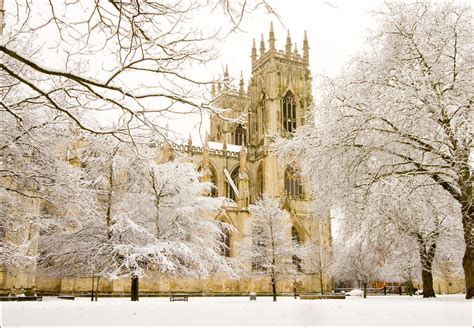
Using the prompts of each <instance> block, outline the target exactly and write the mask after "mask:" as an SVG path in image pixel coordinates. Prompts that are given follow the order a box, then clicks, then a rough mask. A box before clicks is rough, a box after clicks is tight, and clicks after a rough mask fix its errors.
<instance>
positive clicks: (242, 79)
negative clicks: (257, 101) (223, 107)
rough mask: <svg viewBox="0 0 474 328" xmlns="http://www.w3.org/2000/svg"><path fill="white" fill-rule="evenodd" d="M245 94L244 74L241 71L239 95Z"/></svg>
mask: <svg viewBox="0 0 474 328" xmlns="http://www.w3.org/2000/svg"><path fill="white" fill-rule="evenodd" d="M243 95H244V75H243V74H242V71H240V82H239V96H243Z"/></svg>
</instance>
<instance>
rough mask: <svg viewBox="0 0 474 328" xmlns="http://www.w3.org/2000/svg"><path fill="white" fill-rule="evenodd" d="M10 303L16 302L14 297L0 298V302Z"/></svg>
mask: <svg viewBox="0 0 474 328" xmlns="http://www.w3.org/2000/svg"><path fill="white" fill-rule="evenodd" d="M12 301H17V299H16V297H12V296H0V302H12Z"/></svg>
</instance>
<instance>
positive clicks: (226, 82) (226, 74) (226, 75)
mask: <svg viewBox="0 0 474 328" xmlns="http://www.w3.org/2000/svg"><path fill="white" fill-rule="evenodd" d="M229 83H230V78H229V67H228V66H227V64H226V65H225V70H224V90H229Z"/></svg>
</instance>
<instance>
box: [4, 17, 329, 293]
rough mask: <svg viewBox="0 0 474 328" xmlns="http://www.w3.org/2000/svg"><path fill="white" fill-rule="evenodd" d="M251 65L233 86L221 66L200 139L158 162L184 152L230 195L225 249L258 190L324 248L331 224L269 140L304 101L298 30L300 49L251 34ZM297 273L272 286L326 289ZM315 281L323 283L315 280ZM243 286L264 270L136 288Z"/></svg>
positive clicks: (290, 126) (266, 286) (38, 279)
mask: <svg viewBox="0 0 474 328" xmlns="http://www.w3.org/2000/svg"><path fill="white" fill-rule="evenodd" d="M250 57H251V61H252V72H251V78H250V81H248V87H247V88H244V85H245V83H244V80H243V78H242V77H241V78H240V81H239V84H238V86H237V87H234V86H233V83H231V78H230V76H229V72H228V69H227V67H226V69H225V72H224V76H223V79H221V81H219V82H217V83H215V84H213V85H212V90H211V94H212V98H213V104H214V106H216V107H218V108H221V109H222V111H220V112H219V113H220V114H217V113H216V114H213V115H212V116H211V117H210V129H209V133H208V135H207V136H206V139H205V142H204V144H203V145H202V146H196V145H193V143H192V141H191V140H189V141H188V143H187V144H180V145H175V146H171V145H163V146H162V147H160V149H159V160H160V161H161V162H164V161H168V160H171V159H175V158H177V157H183V158H186V159H187V160H188V161H190V162H192V163H193V164H194V165H195V167H196V168H197V169H198V170H200V171H201V173H203V180H205V181H209V182H212V183H213V185H214V186H215V188H214V189H213V190H212V192H211V195H210V196H212V197H227V198H230V199H232V200H234V201H235V203H232V204H231V205H227V206H226V208H225V211H224V212H223V213H222V214H220V215H219V217H217V218H216V219H217V220H221V221H223V222H226V223H228V224H231V225H233V226H234V227H235V228H236V229H235V231H234V232H231V233H228V234H227V236H226V238H225V243H226V245H227V246H228V249H226V250H225V254H224V255H225V256H229V257H235V258H237V259H238V258H239V244H240V243H239V242H240V241H242V240H243V238H244V226H245V222H246V220H247V219H248V218H249V210H248V207H249V204H252V203H254V202H255V201H256V200H257V199H258V198H259V197H261V195H263V194H265V195H269V196H274V197H277V198H278V199H279V200H280V203H281V206H282V207H283V209H284V210H286V211H288V213H289V214H290V216H291V220H292V224H293V227H292V229H291V231H289V232H288V233H291V234H292V237H293V239H294V240H296V241H298V242H299V243H301V244H308V243H316V244H318V245H324V246H325V247H326V249H329V250H330V249H331V246H332V239H331V226H330V220H329V214H328V216H327V217H312V216H310V215H309V214H308V213H307V210H306V207H305V206H306V204H307V203H308V201H309V200H310V193H309V191H308V188H307V187H306V186H305V184H304V180H303V179H302V177H300V176H299V174H298V171H297V168H296V167H292V166H282V164H281V163H280V162H279V161H278V158H277V156H276V154H275V153H274V152H273V150H272V145H273V143H274V140H275V138H276V137H283V138H290V137H291V135H292V134H293V132H294V131H295V129H296V128H298V126H300V125H301V124H303V122H304V118H305V114H306V110H307V108H308V107H309V105H310V104H311V103H312V77H311V72H310V66H309V44H308V40H307V36H306V33H305V35H304V40H303V47H302V52H301V53H300V52H299V50H298V47H297V45H296V44H292V41H291V38H290V35H289V34H288V36H287V38H286V46H285V49H284V50H278V49H277V48H276V38H275V33H274V31H273V27H272V26H271V27H270V32H269V36H268V42H265V40H264V39H263V36H262V40H261V41H260V45H259V49H258V50H257V46H256V43H255V40H254V42H253V45H252V49H251V52H250ZM302 273H303V274H302V278H300V279H298V281H296V280H294V279H288V280H287V281H285V280H284V281H280V282H278V284H279V285H278V292H279V293H280V294H291V293H293V291H294V290H295V289H296V290H297V291H298V292H300V293H314V292H320V291H321V287H323V288H324V290H325V291H328V290H330V289H331V281H330V279H329V277H327V276H324V277H323V278H320V277H318V276H317V275H316V274H314V273H313V274H304V272H302ZM15 277H16V278H14V277H13V276H11V275H10V274H8V273H6V272H3V274H2V279H1V281H0V283H1V286H0V288H2V289H8V288H13V287H16V288H18V287H31V286H32V285H34V286H35V288H36V290H37V291H38V292H42V293H45V294H48V293H51V294H53V293H76V294H81V293H89V292H90V279H88V278H62V279H56V278H51V277H42V276H36V275H34V276H31V273H30V274H26V275H24V276H23V275H21V274H20V273H19V272H18V273H17V275H16V276H15ZM322 284H323V286H321V285H322ZM129 291H130V281H129V279H128V278H124V279H118V280H114V281H103V282H101V284H100V288H99V292H100V293H101V294H114V295H126V294H128V293H129ZM250 291H255V292H257V293H259V294H270V293H271V284H270V282H269V279H268V278H258V279H257V278H244V279H238V280H231V279H226V278H225V277H222V276H219V274H216V275H215V276H214V277H211V278H209V279H206V280H202V279H199V280H198V279H175V278H172V277H163V276H156V277H155V274H153V273H150V275H149V278H146V279H143V280H142V281H141V282H140V293H141V294H142V295H146V294H149V295H158V294H168V293H174V292H186V293H194V294H202V295H244V294H245V295H246V294H248V293H249V292H250Z"/></svg>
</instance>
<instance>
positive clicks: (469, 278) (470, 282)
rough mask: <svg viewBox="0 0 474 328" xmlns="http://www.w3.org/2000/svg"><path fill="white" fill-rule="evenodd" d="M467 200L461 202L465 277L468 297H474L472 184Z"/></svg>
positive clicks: (473, 206)
mask: <svg viewBox="0 0 474 328" xmlns="http://www.w3.org/2000/svg"><path fill="white" fill-rule="evenodd" d="M470 188H471V189H470V193H467V196H466V197H465V198H466V200H463V201H462V202H461V206H462V207H461V213H462V224H463V230H464V241H465V243H466V251H465V252H464V257H463V259H462V267H463V269H464V279H465V282H466V298H467V299H471V298H473V297H474V204H472V199H471V197H472V185H471V186H470Z"/></svg>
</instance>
